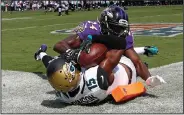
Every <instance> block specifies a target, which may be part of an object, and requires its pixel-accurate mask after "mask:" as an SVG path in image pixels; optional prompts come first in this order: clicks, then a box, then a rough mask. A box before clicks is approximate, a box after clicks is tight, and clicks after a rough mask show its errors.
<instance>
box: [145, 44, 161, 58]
mask: <svg viewBox="0 0 184 115" xmlns="http://www.w3.org/2000/svg"><path fill="white" fill-rule="evenodd" d="M144 50H145V53H144V54H145V55H147V56H148V57H150V56H153V55H157V54H158V48H157V47H155V46H145V48H144Z"/></svg>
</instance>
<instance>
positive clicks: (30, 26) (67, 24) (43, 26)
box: [2, 22, 80, 31]
mask: <svg viewBox="0 0 184 115" xmlns="http://www.w3.org/2000/svg"><path fill="white" fill-rule="evenodd" d="M77 23H80V22H77ZM77 23H64V24H52V25H45V26H29V27H24V28H13V29H3V30H2V31H11V30H24V29H30V28H37V27H48V26H58V25H68V24H69V25H70V24H77Z"/></svg>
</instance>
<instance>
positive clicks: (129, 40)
mask: <svg viewBox="0 0 184 115" xmlns="http://www.w3.org/2000/svg"><path fill="white" fill-rule="evenodd" d="M125 39H126V43H127V46H126V49H130V48H132V47H134V37H133V34H132V32H131V31H130V32H129V34H128V36H127V37H126V38H125Z"/></svg>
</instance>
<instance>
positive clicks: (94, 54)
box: [79, 43, 108, 68]
mask: <svg viewBox="0 0 184 115" xmlns="http://www.w3.org/2000/svg"><path fill="white" fill-rule="evenodd" d="M107 51H108V49H107V47H106V46H105V45H103V44H100V43H94V44H92V45H91V47H90V52H89V53H86V52H85V51H82V52H81V55H80V57H79V63H80V65H81V67H84V68H90V67H93V66H96V65H98V64H100V62H101V61H102V60H104V59H105V56H106V53H107Z"/></svg>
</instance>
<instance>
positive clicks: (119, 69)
mask: <svg viewBox="0 0 184 115" xmlns="http://www.w3.org/2000/svg"><path fill="white" fill-rule="evenodd" d="M120 63H123V64H125V65H127V66H128V67H129V68H130V69H131V70H132V76H131V77H132V79H131V83H135V82H136V69H135V66H134V64H133V62H132V61H131V60H130V59H128V58H127V57H125V56H123V57H122V58H121V59H120ZM113 73H114V81H113V83H112V85H111V86H109V88H108V89H107V94H110V93H111V91H112V90H113V89H115V88H116V87H117V86H119V85H128V82H129V78H128V74H127V72H126V70H125V68H124V67H123V66H122V65H120V64H118V65H117V66H116V67H115V68H114V70H113Z"/></svg>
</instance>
